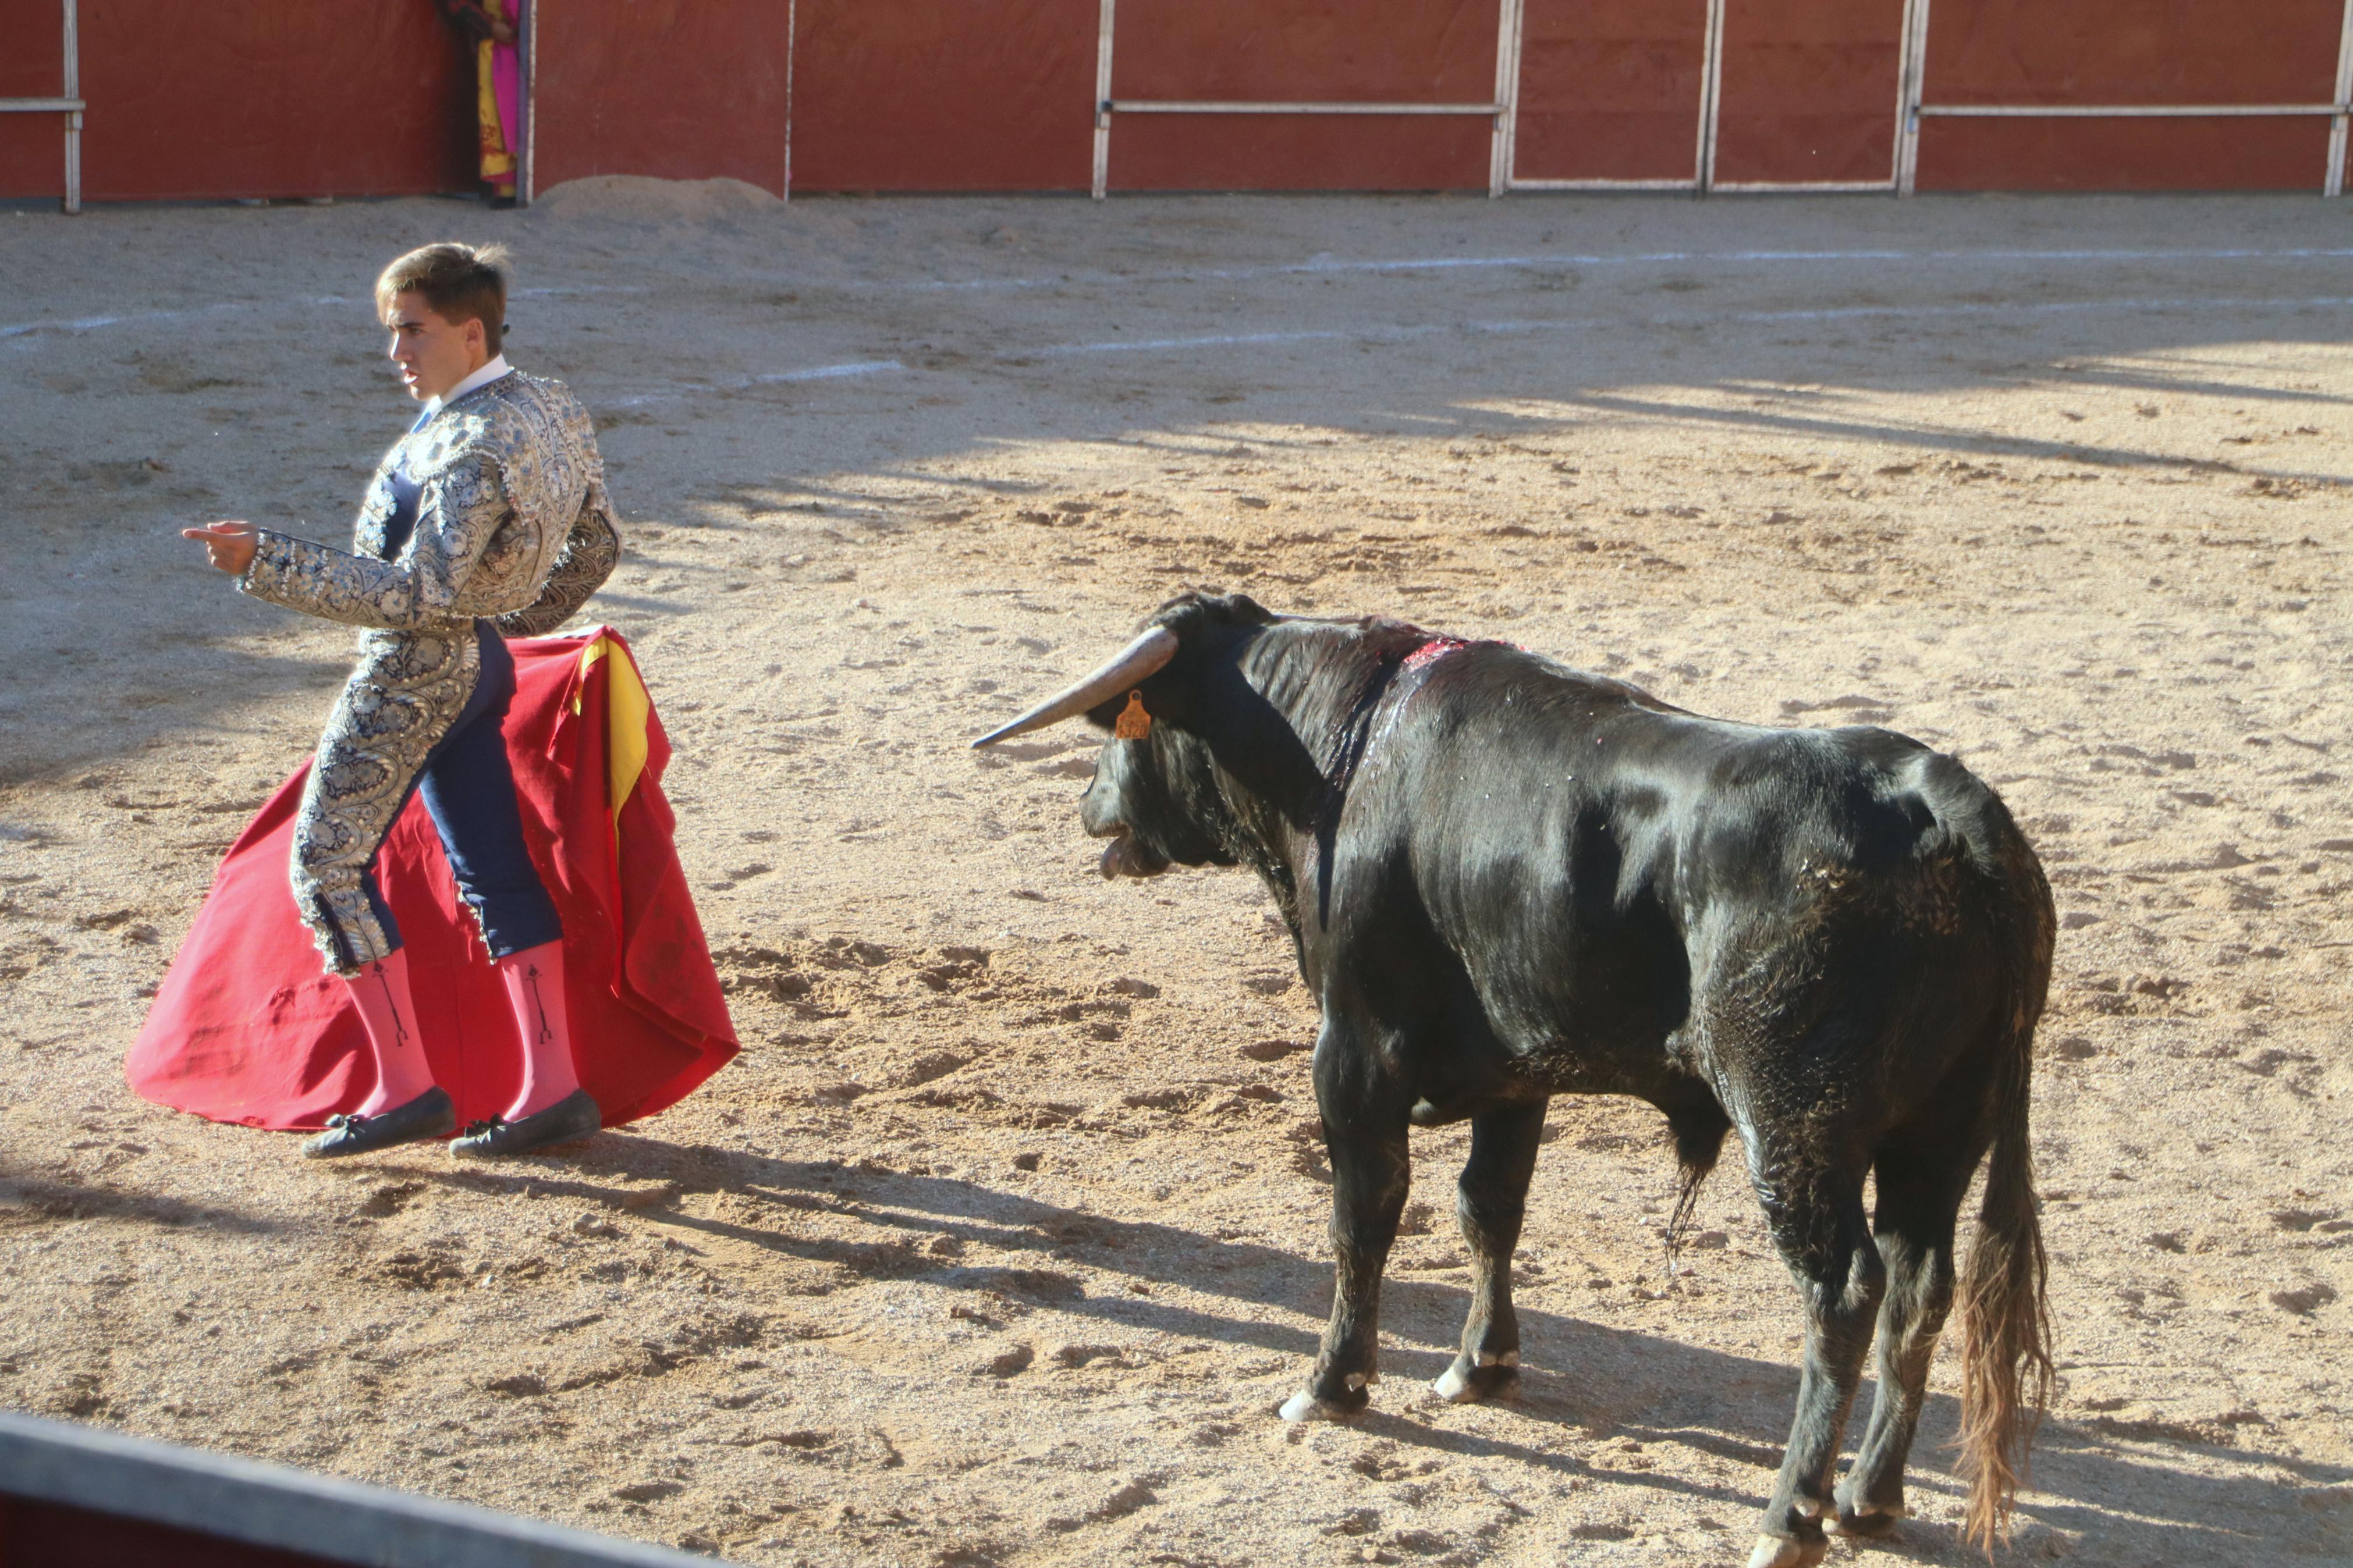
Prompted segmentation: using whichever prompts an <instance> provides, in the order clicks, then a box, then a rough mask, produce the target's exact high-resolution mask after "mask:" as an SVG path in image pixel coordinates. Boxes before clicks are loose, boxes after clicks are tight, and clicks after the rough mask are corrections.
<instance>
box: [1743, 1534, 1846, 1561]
mask: <svg viewBox="0 0 2353 1568" xmlns="http://www.w3.org/2000/svg"><path fill="white" fill-rule="evenodd" d="M1829 1550H1830V1542H1826V1541H1821V1540H1814V1541H1793V1540H1791V1539H1790V1538H1789V1537H1788V1536H1786V1535H1760V1536H1758V1537H1757V1550H1756V1551H1754V1552H1750V1553H1749V1554H1748V1568H1814V1564H1815V1563H1820V1561H1821V1560H1822V1553H1824V1552H1828V1551H1829Z"/></svg>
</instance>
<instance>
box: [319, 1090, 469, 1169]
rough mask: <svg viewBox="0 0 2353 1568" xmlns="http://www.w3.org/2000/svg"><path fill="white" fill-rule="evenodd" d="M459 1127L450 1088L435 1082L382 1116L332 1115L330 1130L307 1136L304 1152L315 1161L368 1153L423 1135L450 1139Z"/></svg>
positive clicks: (413, 1140)
mask: <svg viewBox="0 0 2353 1568" xmlns="http://www.w3.org/2000/svg"><path fill="white" fill-rule="evenodd" d="M457 1130H458V1108H457V1106H456V1105H455V1104H453V1103H452V1102H451V1101H450V1099H449V1091H448V1090H447V1089H443V1088H441V1087H440V1086H439V1085H438V1084H437V1085H435V1086H434V1087H433V1088H431V1089H427V1090H426V1091H425V1092H424V1093H423V1094H420V1095H418V1096H417V1098H416V1099H415V1100H410V1101H409V1102H408V1103H407V1104H406V1105H396V1106H394V1107H393V1108H392V1109H391V1110H387V1111H385V1112H384V1113H383V1114H382V1115H378V1116H330V1117H328V1118H327V1130H326V1131H324V1132H322V1133H320V1134H319V1135H318V1136H317V1137H315V1138H309V1139H305V1140H304V1141H303V1143H302V1152H303V1154H304V1156H305V1157H306V1158H309V1159H312V1160H333V1159H339V1158H341V1157H342V1156H343V1155H345V1154H367V1153H372V1152H375V1151H376V1150H378V1149H389V1148H391V1147H392V1146H393V1145H394V1144H396V1143H414V1142H417V1140H419V1139H421V1138H447V1137H448V1135H449V1134H450V1133H452V1132H455V1131H457Z"/></svg>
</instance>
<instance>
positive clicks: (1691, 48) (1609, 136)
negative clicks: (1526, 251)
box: [1514, 0, 1707, 180]
mask: <svg viewBox="0 0 2353 1568" xmlns="http://www.w3.org/2000/svg"><path fill="white" fill-rule="evenodd" d="M1521 18H1522V19H1521V24H1520V121H1519V132H1518V141H1519V148H1518V153H1517V156H1516V157H1515V158H1514V169H1515V171H1516V173H1517V174H1519V176H1520V177H1521V178H1523V179H1535V180H1688V179H1691V178H1693V177H1694V173H1695V168H1696V165H1695V162H1694V161H1695V160H1696V159H1697V157H1698V155H1699V154H1698V149H1699V100H1700V88H1701V80H1700V79H1701V73H1702V71H1703V70H1704V67H1705V63H1706V62H1705V58H1704V41H1705V38H1706V36H1707V0H1525V10H1523V12H1522V13H1521Z"/></svg>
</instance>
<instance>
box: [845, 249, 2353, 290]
mask: <svg viewBox="0 0 2353 1568" xmlns="http://www.w3.org/2000/svg"><path fill="white" fill-rule="evenodd" d="M2346 258H2353V247H2319V246H2297V247H2281V248H2274V249H2264V248H2261V247H2233V248H2227V249H2182V250H2117V249H2109V250H1652V251H1642V252H1638V253H1636V254H1634V255H1630V256H1605V255H1599V254H1569V253H1566V252H1554V253H1549V254H1538V255H1532V256H1434V257H1404V258H1396V259H1390V260H1378V259H1367V260H1359V261H1348V260H1342V259H1335V258H1330V257H1320V256H1319V257H1311V258H1308V259H1307V260H1305V261H1287V262H1270V263H1268V264H1266V265H1264V266H1260V267H1224V268H1189V269H1179V270H1174V271H1164V272H1132V273H1117V272H1096V273H1090V274H1085V275H1078V274H1063V275H1059V276H1056V277H1052V278H970V279H957V280H954V281H937V282H922V283H910V284H901V285H895V287H900V288H905V289H914V290H918V291H934V290H935V291H943V292H947V291H958V290H985V289H1054V288H1062V287H1068V286H1071V285H1074V284H1076V285H1095V284H1124V283H1190V282H1232V281H1236V280H1239V279H1250V278H1289V277H1312V276H1314V275H1315V274H1318V273H1349V272H1372V273H1380V272H1443V271H1454V270H1461V269H1473V270H1475V269H1478V268H1505V269H1508V268H1537V267H1544V268H1567V267H1660V266H1668V267H1678V266H1707V265H1722V266H1788V265H1802V264H1809V263H1820V262H1828V263H1834V264H1845V263H1852V262H1862V261H1970V262H1989V261H2029V262H2032V261H2061V262H2083V261H2328V260H2344V259H2346ZM885 287H892V285H885Z"/></svg>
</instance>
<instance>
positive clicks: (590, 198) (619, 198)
mask: <svg viewBox="0 0 2353 1568" xmlns="http://www.w3.org/2000/svg"><path fill="white" fill-rule="evenodd" d="M783 205H785V203H784V198H783V197H781V196H776V195H771V194H769V193H768V192H766V191H764V190H762V189H761V188H760V187H759V186H757V185H754V184H750V183H749V182H747V181H744V180H730V179H726V178H720V179H715V180H658V179H655V178H654V177H652V176H651V175H649V174H591V175H590V176H588V177H587V178H586V179H583V180H566V181H565V182H564V184H560V185H557V186H555V187H554V188H553V189H552V190H548V191H544V192H543V193H541V194H540V195H539V196H538V197H537V198H535V199H534V200H533V203H532V208H533V211H535V212H542V213H549V214H553V215H554V216H556V217H561V218H598V219H607V220H611V219H618V220H620V221H621V222H624V223H711V222H713V221H716V220H718V219H721V218H731V217H742V216H745V215H746V214H749V213H761V212H767V211H769V210H770V209H772V208H775V207H780V206H783Z"/></svg>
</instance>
